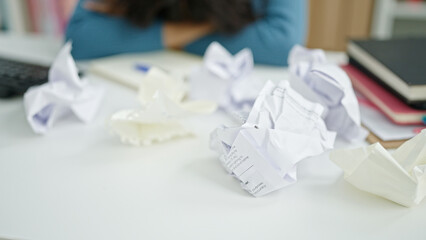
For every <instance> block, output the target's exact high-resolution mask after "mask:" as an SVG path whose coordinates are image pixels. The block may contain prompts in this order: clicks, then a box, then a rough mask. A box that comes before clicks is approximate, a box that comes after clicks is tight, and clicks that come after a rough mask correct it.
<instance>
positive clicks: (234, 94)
mask: <svg viewBox="0 0 426 240" xmlns="http://www.w3.org/2000/svg"><path fill="white" fill-rule="evenodd" d="M253 65H254V63H253V54H252V52H251V50H250V49H247V48H246V49H243V50H241V51H240V52H238V53H237V54H235V55H234V56H233V55H232V54H230V53H229V52H228V51H227V50H226V49H225V48H224V47H223V46H222V45H220V44H219V43H217V42H213V43H211V44H210V45H209V47H208V48H207V50H206V53H205V55H204V59H203V64H202V66H200V67H198V68H197V69H195V70H194V71H193V72H192V73H191V74H190V76H189V79H190V83H191V89H190V97H191V98H192V99H208V100H211V101H214V102H216V103H217V104H218V105H219V107H220V108H221V109H223V110H225V111H226V112H234V111H239V110H245V111H249V110H250V108H251V107H252V105H253V103H254V100H255V99H256V97H257V95H258V94H259V91H260V89H261V88H262V83H260V82H259V81H258V80H257V79H254V77H253V74H252V72H253Z"/></svg>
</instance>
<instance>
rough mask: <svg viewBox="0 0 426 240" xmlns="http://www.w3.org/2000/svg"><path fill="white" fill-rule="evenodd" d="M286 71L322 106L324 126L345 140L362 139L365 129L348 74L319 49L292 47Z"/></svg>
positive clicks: (365, 132) (364, 136)
mask: <svg viewBox="0 0 426 240" xmlns="http://www.w3.org/2000/svg"><path fill="white" fill-rule="evenodd" d="M288 63H289V69H290V74H291V76H292V77H293V78H296V80H295V81H300V80H301V81H303V82H304V84H306V86H307V87H308V89H309V90H310V91H311V94H307V95H311V96H312V94H313V95H314V96H312V99H310V100H312V101H315V102H319V103H320V104H321V105H322V106H323V107H324V108H325V112H324V116H323V117H324V119H325V123H326V125H327V128H328V129H329V130H331V131H335V132H337V134H338V135H339V136H341V137H342V138H344V139H346V140H348V141H357V140H364V139H365V138H366V137H367V131H366V130H365V129H364V128H362V127H361V117H360V111H359V105H358V100H357V98H356V96H355V93H354V90H353V88H352V84H351V81H350V79H349V77H348V75H347V74H346V73H345V72H344V71H343V70H342V69H341V68H340V67H339V66H337V65H335V64H332V63H329V62H327V59H326V57H325V54H324V52H323V51H322V50H320V49H306V48H304V47H301V46H295V47H294V48H293V49H292V50H291V52H290V54H289V59H288Z"/></svg>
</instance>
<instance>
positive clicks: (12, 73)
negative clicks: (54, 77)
mask: <svg viewBox="0 0 426 240" xmlns="http://www.w3.org/2000/svg"><path fill="white" fill-rule="evenodd" d="M48 74H49V67H46V66H40V65H36V64H30V63H24V62H19V61H15V60H10V59H5V58H0V98H10V97H13V96H17V95H22V94H24V93H25V91H27V89H28V88H29V87H31V86H35V85H40V84H43V83H45V82H47V79H48Z"/></svg>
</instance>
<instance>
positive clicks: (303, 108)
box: [210, 81, 335, 197]
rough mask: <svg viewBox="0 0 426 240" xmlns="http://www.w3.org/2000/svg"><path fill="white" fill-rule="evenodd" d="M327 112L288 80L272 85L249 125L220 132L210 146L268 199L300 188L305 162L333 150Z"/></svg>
mask: <svg viewBox="0 0 426 240" xmlns="http://www.w3.org/2000/svg"><path fill="white" fill-rule="evenodd" d="M323 110H324V109H323V107H322V106H321V105H320V104H317V103H313V102H310V101H308V100H306V99H305V98H303V97H302V96H301V95H300V94H299V93H297V92H296V91H295V90H293V89H292V88H291V87H290V85H289V83H288V82H287V81H282V82H280V83H279V84H278V85H277V86H276V85H274V84H273V83H272V82H270V81H268V82H267V83H266V85H265V86H264V88H263V89H262V91H261V93H260V95H259V97H258V98H257V99H256V101H255V103H254V106H253V109H252V110H251V112H250V114H249V116H248V118H247V121H246V123H244V124H243V125H242V126H240V127H233V128H228V127H224V126H223V127H220V128H218V129H216V130H215V131H214V132H213V133H212V134H211V140H210V145H211V148H212V149H214V150H216V151H217V152H218V153H219V154H221V156H220V159H221V162H222V164H223V166H224V167H225V169H227V171H228V172H229V173H231V175H233V176H234V177H235V178H237V179H238V180H240V181H241V185H242V187H243V188H244V189H245V190H246V191H248V192H249V193H251V194H252V195H253V196H256V197H258V196H263V195H265V194H268V193H270V192H273V191H275V190H278V189H280V188H283V187H285V186H288V185H290V184H293V183H295V182H296V181H297V164H298V163H299V162H300V161H301V160H303V159H306V158H308V157H312V156H316V155H319V154H321V153H323V152H324V151H326V150H328V149H331V148H332V147H333V144H334V139H335V133H334V132H329V131H328V130H327V129H326V126H325V123H324V120H323V119H322V118H321V114H322V111H323Z"/></svg>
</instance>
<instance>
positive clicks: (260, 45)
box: [66, 0, 306, 65]
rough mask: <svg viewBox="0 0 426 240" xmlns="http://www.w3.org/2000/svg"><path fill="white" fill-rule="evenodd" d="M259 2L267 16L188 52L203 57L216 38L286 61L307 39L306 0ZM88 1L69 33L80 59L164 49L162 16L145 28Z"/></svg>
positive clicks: (232, 47)
mask: <svg viewBox="0 0 426 240" xmlns="http://www.w3.org/2000/svg"><path fill="white" fill-rule="evenodd" d="M257 3H259V1H256V0H253V7H254V9H255V11H256V12H258V13H260V12H263V13H264V15H263V17H262V18H260V19H258V20H257V21H255V22H253V23H252V24H250V25H248V26H247V27H245V28H244V29H242V30H241V31H240V32H238V33H237V34H235V35H232V36H225V35H221V34H219V33H212V34H209V35H207V36H205V37H202V38H200V39H198V40H196V41H194V42H192V43H190V44H189V45H187V46H185V48H184V49H185V51H187V52H190V53H195V54H198V55H203V54H204V51H205V50H206V48H207V46H208V45H209V44H210V43H211V42H212V41H217V42H219V43H220V44H222V45H223V46H224V47H225V48H226V49H228V51H230V52H231V53H232V54H235V53H237V52H238V51H239V50H241V49H243V48H246V47H247V48H250V49H251V50H252V51H253V56H254V61H255V62H256V63H262V64H272V65H286V64H287V56H288V53H289V51H290V49H291V48H292V47H293V46H294V45H295V44H303V43H304V37H305V25H306V24H305V15H306V4H305V0H269V1H268V5H267V6H266V9H261V7H260V4H257ZM83 4H84V0H80V2H79V3H78V5H77V7H76V9H75V11H74V15H73V16H72V18H71V20H70V22H69V24H68V28H67V31H66V39H67V40H72V42H73V50H72V54H73V56H74V58H76V59H77V60H83V59H91V58H98V57H104V56H109V55H114V54H119V53H129V52H147V51H153V50H161V49H164V45H163V41H162V22H161V21H160V20H158V21H155V22H154V23H153V24H152V25H151V26H149V27H147V28H140V27H137V26H135V25H133V24H132V23H129V22H128V21H126V20H124V19H122V18H119V17H112V16H107V15H104V14H100V13H95V12H92V11H89V10H86V9H85V8H84V7H83Z"/></svg>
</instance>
